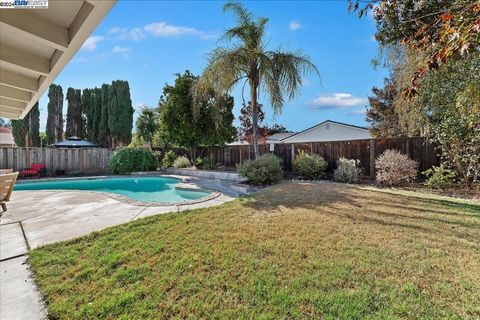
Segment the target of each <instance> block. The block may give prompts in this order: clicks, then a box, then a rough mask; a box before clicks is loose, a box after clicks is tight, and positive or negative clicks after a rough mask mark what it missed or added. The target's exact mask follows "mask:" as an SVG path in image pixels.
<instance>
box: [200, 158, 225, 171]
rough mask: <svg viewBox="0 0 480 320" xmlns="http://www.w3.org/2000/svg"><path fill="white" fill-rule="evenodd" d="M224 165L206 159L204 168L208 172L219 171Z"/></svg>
mask: <svg viewBox="0 0 480 320" xmlns="http://www.w3.org/2000/svg"><path fill="white" fill-rule="evenodd" d="M221 166H222V165H221V164H220V163H217V162H215V160H214V159H213V158H212V157H206V158H205V161H204V164H203V167H204V168H205V169H207V170H215V169H219V168H220V167H221Z"/></svg>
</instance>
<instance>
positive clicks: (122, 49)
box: [112, 46, 130, 59]
mask: <svg viewBox="0 0 480 320" xmlns="http://www.w3.org/2000/svg"><path fill="white" fill-rule="evenodd" d="M112 52H113V53H118V54H121V55H122V56H123V57H124V58H125V59H127V58H128V54H129V53H130V48H127V47H120V46H115V47H114V48H113V49H112Z"/></svg>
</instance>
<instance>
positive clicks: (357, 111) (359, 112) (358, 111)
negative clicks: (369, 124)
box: [350, 108, 367, 115]
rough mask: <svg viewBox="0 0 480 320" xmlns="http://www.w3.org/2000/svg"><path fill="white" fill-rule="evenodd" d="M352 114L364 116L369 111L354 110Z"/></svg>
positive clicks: (364, 109)
mask: <svg viewBox="0 0 480 320" xmlns="http://www.w3.org/2000/svg"><path fill="white" fill-rule="evenodd" d="M350 113H351V114H354V115H359V114H360V115H362V114H365V113H367V109H366V108H363V109H357V110H353V111H352V112H350Z"/></svg>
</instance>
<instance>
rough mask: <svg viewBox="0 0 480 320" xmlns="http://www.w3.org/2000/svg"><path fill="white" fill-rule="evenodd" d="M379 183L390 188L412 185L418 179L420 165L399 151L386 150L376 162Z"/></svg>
mask: <svg viewBox="0 0 480 320" xmlns="http://www.w3.org/2000/svg"><path fill="white" fill-rule="evenodd" d="M375 168H376V169H377V181H378V182H379V183H381V184H385V185H389V186H397V185H401V184H405V183H410V182H412V181H414V180H415V178H416V177H417V168H418V163H417V162H416V161H415V160H412V159H410V158H409V157H408V156H407V155H405V154H402V153H400V152H399V151H397V150H390V149H389V150H386V151H385V152H384V153H382V154H381V155H380V156H379V157H378V158H377V160H376V161H375Z"/></svg>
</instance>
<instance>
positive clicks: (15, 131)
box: [11, 102, 40, 147]
mask: <svg viewBox="0 0 480 320" xmlns="http://www.w3.org/2000/svg"><path fill="white" fill-rule="evenodd" d="M11 123H12V135H13V140H14V141H15V144H16V145H17V146H19V147H26V146H27V143H28V146H29V147H39V146H40V135H39V129H40V110H39V108H38V102H37V103H35V105H34V106H33V108H32V109H31V110H30V111H29V112H28V114H27V115H26V116H25V118H23V119H19V120H11Z"/></svg>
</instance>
